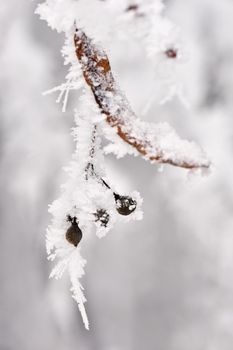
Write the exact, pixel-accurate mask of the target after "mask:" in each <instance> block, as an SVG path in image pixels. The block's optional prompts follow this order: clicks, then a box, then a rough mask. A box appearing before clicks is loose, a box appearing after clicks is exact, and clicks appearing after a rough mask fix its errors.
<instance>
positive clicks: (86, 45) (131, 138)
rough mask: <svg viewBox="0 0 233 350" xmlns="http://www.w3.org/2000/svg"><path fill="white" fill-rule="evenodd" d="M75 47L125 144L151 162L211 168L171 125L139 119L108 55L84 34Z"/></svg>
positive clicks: (85, 73) (77, 36)
mask: <svg viewBox="0 0 233 350" xmlns="http://www.w3.org/2000/svg"><path fill="white" fill-rule="evenodd" d="M74 43H75V49H76V55H77V58H78V60H79V62H80V63H81V67H82V71H83V76H84V78H85V81H86V83H87V84H88V85H89V86H90V88H91V90H92V93H93V95H94V98H95V101H96V103H97V104H98V106H99V108H100V110H101V112H102V113H103V114H104V115H105V116H106V121H107V122H108V124H109V125H110V126H111V127H114V128H116V131H117V134H118V135H119V137H120V138H121V139H122V140H123V141H125V142H126V143H127V144H129V145H130V146H132V147H134V148H135V149H136V150H137V152H138V153H139V154H141V155H142V156H143V157H144V158H145V159H148V160H150V161H157V162H159V163H164V164H171V165H174V166H178V167H183V168H187V169H195V168H208V167H209V166H210V162H209V160H208V159H207V157H206V155H205V153H204V152H203V151H202V149H201V148H200V147H199V146H198V145H196V144H195V143H193V142H188V141H186V140H181V139H180V138H179V137H178V136H177V134H176V133H175V132H174V130H173V129H172V128H171V127H170V126H169V125H168V124H166V123H161V124H157V125H156V124H152V123H146V122H143V121H141V120H139V119H138V118H137V117H136V115H135V114H134V112H133V111H132V109H131V107H130V105H129V102H128V101H127V99H126V97H125V95H124V94H123V93H122V92H121V90H120V89H119V87H118V86H117V83H116V82H115V79H114V77H113V74H112V71H111V67H110V63H109V59H108V57H107V55H106V53H105V51H104V50H103V49H102V48H100V47H99V46H98V45H96V44H95V43H94V41H93V40H92V39H90V38H89V37H88V36H87V35H86V34H85V33H84V32H83V31H82V30H78V29H76V31H75V34H74ZM168 54H170V55H171V54H172V53H171V52H169V53H168Z"/></svg>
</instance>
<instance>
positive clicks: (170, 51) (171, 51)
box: [165, 49, 177, 58]
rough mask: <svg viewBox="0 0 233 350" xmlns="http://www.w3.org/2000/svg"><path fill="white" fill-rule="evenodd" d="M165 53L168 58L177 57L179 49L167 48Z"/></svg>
mask: <svg viewBox="0 0 233 350" xmlns="http://www.w3.org/2000/svg"><path fill="white" fill-rule="evenodd" d="M165 55H166V56H167V57H168V58H176V57H177V51H176V50H175V49H167V50H166V51H165Z"/></svg>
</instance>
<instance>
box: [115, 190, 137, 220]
mask: <svg viewBox="0 0 233 350" xmlns="http://www.w3.org/2000/svg"><path fill="white" fill-rule="evenodd" d="M114 197H115V201H116V209H117V211H118V213H119V214H121V215H125V216H126V215H130V214H132V213H133V212H134V210H135V209H136V207H137V202H136V201H135V200H134V199H133V198H131V197H129V196H120V195H119V194H116V193H115V194H114Z"/></svg>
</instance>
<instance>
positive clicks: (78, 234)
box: [66, 216, 83, 247]
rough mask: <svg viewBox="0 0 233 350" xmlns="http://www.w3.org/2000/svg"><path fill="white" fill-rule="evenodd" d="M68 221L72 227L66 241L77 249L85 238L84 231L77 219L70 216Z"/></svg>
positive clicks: (68, 231)
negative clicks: (83, 237)
mask: <svg viewBox="0 0 233 350" xmlns="http://www.w3.org/2000/svg"><path fill="white" fill-rule="evenodd" d="M67 221H70V222H71V226H70V227H69V228H68V230H67V231H66V240H67V241H68V242H69V243H70V244H73V245H74V246H75V247H77V246H78V244H79V242H80V241H81V239H82V236H83V235H82V231H81V230H80V228H79V226H78V224H77V218H76V217H74V218H72V217H71V216H68V217H67Z"/></svg>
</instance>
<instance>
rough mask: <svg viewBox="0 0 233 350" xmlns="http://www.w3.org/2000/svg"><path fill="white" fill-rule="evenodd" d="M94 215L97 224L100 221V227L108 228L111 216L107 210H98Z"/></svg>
mask: <svg viewBox="0 0 233 350" xmlns="http://www.w3.org/2000/svg"><path fill="white" fill-rule="evenodd" d="M94 215H95V217H96V219H95V222H98V221H99V222H100V226H104V227H107V225H108V222H109V218H110V216H109V214H108V213H107V211H106V210H105V209H98V210H97V212H96V213H95V214H94Z"/></svg>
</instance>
